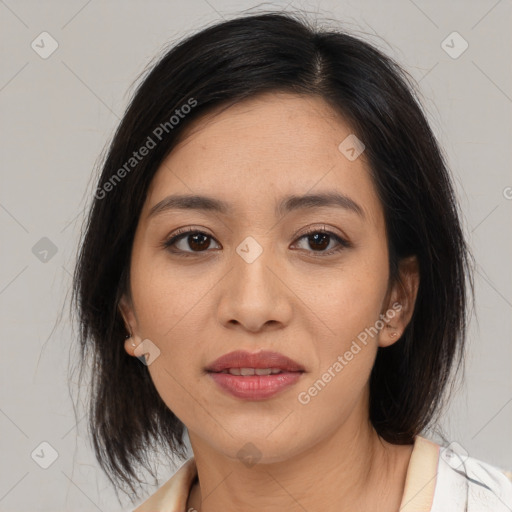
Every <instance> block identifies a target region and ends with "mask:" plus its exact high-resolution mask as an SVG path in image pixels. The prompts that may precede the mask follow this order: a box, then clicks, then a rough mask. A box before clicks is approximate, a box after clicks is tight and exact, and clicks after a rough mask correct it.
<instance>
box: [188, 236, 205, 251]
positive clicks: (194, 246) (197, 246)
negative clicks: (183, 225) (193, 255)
mask: <svg viewBox="0 0 512 512" xmlns="http://www.w3.org/2000/svg"><path fill="white" fill-rule="evenodd" d="M190 237H191V238H192V240H193V242H192V243H189V245H190V247H191V249H198V250H201V249H207V248H208V245H209V243H207V244H205V243H204V242H205V241H206V240H207V239H208V237H207V236H206V235H202V234H201V233H196V234H195V235H190ZM198 238H203V243H196V241H197V239H198Z"/></svg>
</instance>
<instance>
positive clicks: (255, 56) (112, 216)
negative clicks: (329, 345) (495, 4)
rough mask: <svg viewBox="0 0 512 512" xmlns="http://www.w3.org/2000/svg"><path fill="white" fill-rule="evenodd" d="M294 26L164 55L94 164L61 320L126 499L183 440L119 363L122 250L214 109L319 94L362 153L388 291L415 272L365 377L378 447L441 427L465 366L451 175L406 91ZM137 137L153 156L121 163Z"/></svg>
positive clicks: (368, 48)
mask: <svg viewBox="0 0 512 512" xmlns="http://www.w3.org/2000/svg"><path fill="white" fill-rule="evenodd" d="M301 18H302V17H301V16H298V15H290V14H281V13H269V14H257V15H249V16H242V17H239V18H236V19H233V20H230V21H224V22H221V23H218V24H216V25H214V26H210V27H208V28H206V29H204V30H202V31H201V32H199V33H197V34H194V35H192V36H191V37H189V38H187V39H186V40H184V41H182V42H180V43H179V44H177V45H175V46H174V47H172V48H171V49H170V50H169V51H166V53H165V54H164V55H163V56H162V57H161V58H160V60H159V61H158V62H157V63H156V64H155V65H154V66H153V67H152V69H150V70H149V71H148V72H147V74H146V76H145V77H144V78H143V80H142V81H141V83H140V85H139V86H138V89H137V90H136V92H135V94H134V96H133V99H132V100H131V103H130V105H129V107H128V108H127V110H126V112H125V114H124V116H123V119H122V121H121V123H120V125H119V127H118V129H117V131H116V133H115V135H114V137H113V140H112V142H111V144H110V146H109V149H108V153H107V155H106V158H105V159H104V163H103V166H102V172H101V176H100V178H99V182H98V184H97V187H98V188H97V191H96V194H95V197H94V199H93V201H92V206H91V208H90V211H89V215H88V218H87V219H86V225H85V229H84V233H83V239H82V241H81V245H80V249H79V255H78V261H77V266H76V269H75V274H74V286H73V305H74V307H75V309H76V311H78V316H79V325H80V331H79V338H80V349H81V354H80V361H81V362H80V364H81V365H82V366H81V368H82V369H83V368H84V367H85V362H86V361H87V360H88V357H89V358H90V360H91V363H92V364H91V367H92V375H91V384H90V387H89V388H88V389H89V397H90V415H89V428H90V433H91V435H92V439H93V443H94V449H95V452H96V455H97V458H98V461H99V463H100V465H101V467H102V468H103V469H104V471H105V472H106V474H107V475H108V476H109V478H110V479H111V481H112V482H113V483H114V484H128V485H129V487H130V489H131V490H132V491H134V492H136V491H135V488H134V487H133V483H135V481H138V482H139V483H141V480H140V478H139V477H138V476H137V474H136V470H137V468H138V467H140V466H142V467H144V468H146V469H147V470H148V471H150V472H151V474H152V475H154V473H153V471H152V470H151V467H150V466H151V464H150V461H151V458H150V457H148V454H150V453H151V450H153V449H154V450H158V449H160V451H162V450H164V452H165V453H166V454H169V455H178V456H179V457H181V458H184V457H185V456H186V452H185V445H184V441H183V434H184V425H183V424H182V422H181V421H180V420H179V419H178V418H177V417H176V416H175V415H174V414H173V412H172V411H171V410H169V408H168V407H167V406H166V405H165V403H164V402H163V401H162V399H161V398H160V396H159V395H158V393H157V391H156V389H155V387H154V385H153V382H152V380H151V378H150V375H149V372H148V371H147V367H146V366H145V365H144V364H141V363H140V362H139V361H138V360H137V359H136V358H134V357H130V356H129V355H128V354H127V353H126V352H125V350H124V340H125V336H126V334H127V333H126V329H125V325H124V322H123V320H122V317H121V316H120V314H119V310H118V302H119V299H120V297H121V295H122V294H123V293H127V294H128V295H129V286H128V275H129V266H130V255H131V249H132V243H133V238H134V233H135V229H136V227H137V223H138V219H139V215H140V212H141V209H142V206H143V204H144V201H145V197H146V192H147V190H148V186H149V184H150V182H151V180H152V178H153V176H154V174H155V172H156V171H157V169H158V168H159V166H160V164H161V163H162V161H163V160H164V159H165V158H166V156H168V154H169V153H170V151H172V149H173V147H174V146H175V145H176V142H177V140H178V137H179V136H180V134H181V133H183V130H184V129H185V128H186V127H187V126H189V125H190V123H191V122H192V121H194V120H197V119H199V118H200V117H201V116H202V115H204V114H205V113H206V112H208V111H211V110H212V109H213V108H217V107H219V106H221V105H226V104H234V103H236V102H240V101H242V100H244V99H245V98H249V97H251V96H255V95H256V94H259V93H263V92H268V91H284V92H292V93H297V94H303V95H304V94H306V95H316V96H319V97H321V98H323V99H324V100H325V101H326V102H327V103H328V104H329V105H330V106H331V107H332V109H333V110H335V111H336V112H338V113H340V114H341V115H342V116H343V117H344V119H346V120H347V122H348V123H349V124H350V126H351V127H352V129H353V130H354V133H355V134H356V135H357V137H358V138H359V139H361V140H362V141H364V144H365V145H366V150H365V156H366V158H367V161H368V162H369V165H370V172H371V174H372V179H373V181H374V184H375V187H376V190H377V192H378V195H379V198H380V201H381V203H382V206H383V209H384V213H385V221H386V229H387V236H388V245H389V249H390V259H389V265H390V279H391V280H394V279H397V278H398V273H397V269H398V262H399V261H400V260H401V259H402V258H405V257H407V256H409V255H416V256H417V258H418V261H419V269H420V285H419V290H418V295H417V300H416V304H415V309H414V313H413V316H412V319H411V321H410V323H409V325H408V326H407V328H406V330H405V331H404V333H403V335H402V337H401V339H400V340H399V341H397V342H396V343H394V344H393V345H392V346H390V347H388V348H379V350H378V354H377V358H376V362H375V365H374V368H373V370H372V374H371V378H370V419H371V422H372V424H373V425H374V427H375V429H376V430H377V432H378V433H379V435H380V436H382V437H383V438H384V439H386V440H387V441H389V442H391V443H395V444H410V443H412V442H413V439H414V436H415V435H417V434H419V433H421V432H422V431H424V430H425V429H426V428H427V427H429V426H430V425H431V424H432V423H433V422H434V420H435V419H436V417H438V414H439V410H440V408H441V404H442V402H443V397H444V396H445V394H446V393H445V392H446V390H447V387H448V386H447V384H448V383H449V382H450V380H451V379H450V376H451V374H452V370H453V368H454V367H456V369H458V367H459V366H460V363H461V362H462V361H463V356H464V339H465V331H466V324H467V307H466V299H467V295H468V294H467V289H468V282H467V280H469V284H470V285H471V291H472V290H473V280H472V276H471V266H470V264H469V263H470V262H471V259H470V254H469V251H468V248H467V246H466V243H465V241H464V237H463V233H462V229H461V224H460V220H459V217H460V214H459V212H458V206H457V203H456V200H455V195H454V190H453V186H452V183H451V180H450V176H449V173H448V171H447V167H446V165H445V161H444V158H443V156H442V153H441V150H440V148H439V145H438V143H437V141H436V139H435V137H434V135H433V133H432V131H431V129H430V127H429V125H428V122H427V120H426V117H425V115H424V113H423V111H422V108H421V106H420V102H419V101H418V99H417V96H416V93H415V92H414V86H413V85H412V81H411V79H410V78H409V77H408V75H407V74H406V73H405V72H404V71H403V70H402V69H401V68H400V66H398V65H397V64H396V63H395V62H394V61H393V60H392V59H390V58H389V57H387V56H386V55H384V54H383V53H382V52H381V51H380V50H378V49H376V48H375V47H374V46H373V45H371V44H369V43H367V42H365V41H364V40H362V39H359V38H356V37H354V36H352V35H349V34H347V33H344V32H343V31H341V30H331V29H329V30H327V29H325V30H322V29H320V30H318V29H316V28H313V27H311V26H310V24H309V23H308V22H307V21H304V20H303V19H301ZM184 105H188V106H189V108H188V107H187V108H184V107H183V106H184ZM172 116H174V117H175V119H174V120H172ZM178 117H179V120H178V121H177V119H178ZM158 127H160V128H158ZM156 134H158V137H157V135H156ZM148 137H151V138H152V140H154V142H155V143H156V144H155V146H154V147H152V149H151V150H150V151H149V154H148V155H147V156H145V157H144V158H141V159H140V160H138V159H137V162H135V161H131V160H130V159H131V158H132V157H133V152H134V151H137V150H138V149H139V148H141V147H142V146H144V145H147V144H148ZM127 162H130V164H129V165H127ZM132 164H133V165H132ZM121 169H124V172H122V171H121ZM80 375H82V372H80ZM436 415H437V416H436Z"/></svg>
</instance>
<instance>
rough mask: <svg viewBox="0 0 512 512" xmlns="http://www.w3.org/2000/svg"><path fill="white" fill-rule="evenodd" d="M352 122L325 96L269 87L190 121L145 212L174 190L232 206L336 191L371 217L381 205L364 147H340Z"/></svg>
mask: <svg viewBox="0 0 512 512" xmlns="http://www.w3.org/2000/svg"><path fill="white" fill-rule="evenodd" d="M351 134H352V130H351V128H350V126H349V125H348V124H347V123H346V122H345V121H344V120H343V118H342V117H341V116H340V115H339V114H337V113H336V112H334V111H333V110H332V109H331V108H330V107H329V106H328V105H327V104H326V103H325V102H324V101H323V100H322V99H321V98H318V97H313V96H298V95H293V94H285V93H266V94H262V95H260V96H258V97H256V98H251V99H249V100H244V101H243V102H240V103H238V104H235V105H233V106H230V107H229V108H227V109H225V110H221V111H214V112H212V113H211V114H207V115H206V116H203V117H201V118H199V119H197V120H195V122H194V123H192V124H191V125H190V126H189V127H187V130H186V132H185V133H184V136H183V137H182V138H181V142H180V143H179V144H178V145H177V146H176V147H175V148H173V150H172V151H171V153H170V154H169V156H168V157H167V158H166V160H165V161H164V162H163V163H162V165H161V166H160V168H159V169H158V171H157V173H156V174H155V177H154V178H153V181H152V183H151V186H150V190H149V192H148V200H147V202H146V205H145V210H146V214H147V213H148V212H149V211H150V209H151V208H152V207H153V206H155V205H156V204H157V203H158V202H159V201H161V200H162V199H164V198H165V197H166V196H167V195H169V194H173V193H182V194H197V195H208V196H212V195H213V196H215V197H217V198H219V199H220V200H222V201H224V202H227V203H230V204H232V205H233V212H236V213H239V214H243V213H244V211H245V212H247V210H248V209H249V210H251V211H252V212H254V211H255V209H256V208H257V205H259V206H260V208H261V209H263V208H266V204H267V203H268V207H269V208H271V211H272V213H273V212H274V211H275V204H276V200H277V199H279V198H280V197H282V196H286V195H292V194H293V195H304V194H307V193H310V194H312V193H315V192H317V191H322V192H326V191H335V192H339V193H341V194H344V195H346V196H349V197H351V198H352V199H353V200H355V201H357V203H358V204H360V205H361V206H362V208H363V210H364V212H365V214H366V215H367V217H368V218H374V219H375V218H376V216H379V210H380V205H379V201H378V199H377V195H376V192H375V189H374V185H373V183H372V180H371V178H370V174H369V172H368V167H367V164H366V159H365V158H364V152H363V154H362V155H361V156H360V157H359V158H357V159H355V160H349V159H348V158H347V157H346V156H345V154H344V153H342V151H340V149H339V148H338V147H339V145H340V143H341V142H342V141H344V140H345V139H346V138H347V137H348V136H350V135H351Z"/></svg>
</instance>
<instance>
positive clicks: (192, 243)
mask: <svg viewBox="0 0 512 512" xmlns="http://www.w3.org/2000/svg"><path fill="white" fill-rule="evenodd" d="M211 240H215V239H214V238H213V237H212V236H211V235H209V234H208V233H205V232H203V231H199V230H197V229H193V228H192V229H190V228H185V229H182V230H178V231H177V232H176V233H173V234H172V236H171V237H170V238H169V239H168V240H166V241H165V242H164V243H163V244H162V245H163V247H164V248H166V249H168V250H169V251H170V252H172V253H173V254H179V253H181V254H180V255H183V256H188V255H189V254H193V253H201V252H206V250H207V249H208V248H209V247H210V242H211ZM179 244H181V245H182V247H179ZM187 246H188V248H189V249H192V250H187ZM176 248H177V250H176Z"/></svg>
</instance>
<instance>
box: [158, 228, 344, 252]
mask: <svg viewBox="0 0 512 512" xmlns="http://www.w3.org/2000/svg"><path fill="white" fill-rule="evenodd" d="M317 233H321V234H323V235H328V236H330V237H332V238H334V240H335V241H336V242H338V246H337V247H336V248H334V249H331V250H329V251H308V252H311V253H313V255H314V257H320V258H322V257H326V256H331V255H333V254H336V253H338V252H341V251H342V250H344V249H346V248H349V247H352V245H351V244H350V242H348V241H347V240H345V239H344V238H342V237H340V236H339V235H337V234H335V233H333V232H332V231H329V230H327V229H326V228H315V229H312V230H310V231H307V232H306V233H303V234H302V235H301V236H300V237H299V238H298V239H297V240H302V239H303V238H307V237H308V236H311V235H314V234H317ZM190 234H198V235H205V236H206V237H208V238H211V239H213V240H215V239H214V238H213V236H211V235H209V234H208V233H205V232H204V231H201V230H198V229H194V228H183V229H179V230H178V231H177V232H175V233H174V234H173V235H172V236H171V237H170V238H168V239H167V240H165V241H164V242H163V243H162V247H163V248H164V249H166V250H168V251H170V252H171V253H173V254H176V255H177V256H180V257H191V256H195V255H199V254H201V253H204V252H208V250H205V251H181V250H175V249H171V247H172V246H173V245H174V244H175V243H176V242H178V241H179V240H180V239H182V238H185V236H186V235H190ZM217 243H218V242H217Z"/></svg>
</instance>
